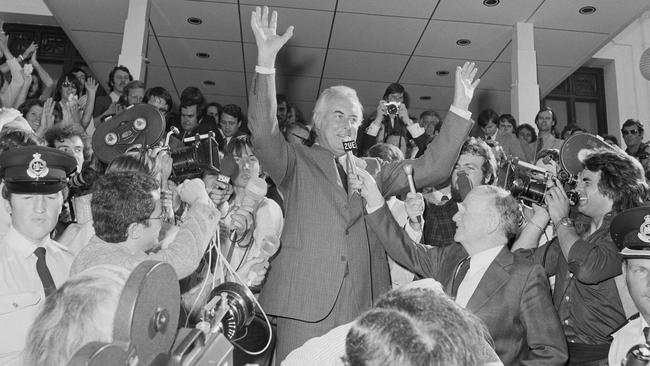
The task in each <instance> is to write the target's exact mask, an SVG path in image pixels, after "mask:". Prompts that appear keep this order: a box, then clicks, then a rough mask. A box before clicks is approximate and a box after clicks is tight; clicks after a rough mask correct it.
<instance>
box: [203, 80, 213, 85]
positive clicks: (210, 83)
mask: <svg viewBox="0 0 650 366" xmlns="http://www.w3.org/2000/svg"><path fill="white" fill-rule="evenodd" d="M215 84H216V83H215V82H214V81H212V80H204V81H203V85H210V86H212V85H215Z"/></svg>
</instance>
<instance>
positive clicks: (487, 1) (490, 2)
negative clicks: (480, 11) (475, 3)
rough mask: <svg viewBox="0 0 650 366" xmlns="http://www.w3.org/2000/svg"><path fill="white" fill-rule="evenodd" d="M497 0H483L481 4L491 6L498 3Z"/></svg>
mask: <svg viewBox="0 0 650 366" xmlns="http://www.w3.org/2000/svg"><path fill="white" fill-rule="evenodd" d="M499 2H500V1H499V0H483V5H485V6H487V7H489V8H491V7H493V6H497V5H499Z"/></svg>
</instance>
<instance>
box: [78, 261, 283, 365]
mask: <svg viewBox="0 0 650 366" xmlns="http://www.w3.org/2000/svg"><path fill="white" fill-rule="evenodd" d="M256 304H257V301H256V300H255V297H254V295H253V294H252V293H251V292H250V290H249V289H248V288H246V286H243V285H241V284H239V283H235V282H224V283H222V284H220V285H219V286H217V287H216V288H214V289H213V290H212V291H211V292H210V297H209V299H208V303H207V304H206V305H205V307H204V310H205V312H206V313H207V314H208V315H209V316H208V317H207V318H206V322H205V323H206V324H204V326H203V327H200V328H185V327H179V314H180V287H179V284H178V277H177V276H176V272H175V271H174V269H173V268H172V266H171V265H170V264H168V263H164V262H157V261H145V262H142V263H141V264H139V265H138V266H137V267H136V268H135V269H134V270H133V272H132V273H131V275H130V276H129V278H128V280H127V281H126V285H125V287H124V290H122V294H121V296H120V299H119V302H118V307H117V311H116V313H115V320H114V321H113V329H114V330H113V341H112V342H110V343H107V342H97V341H95V342H90V343H87V344H86V345H84V346H83V347H82V348H80V349H79V350H78V351H77V352H76V353H75V354H74V356H73V357H72V359H71V360H70V362H69V363H68V366H114V365H125V366H126V365H142V366H204V365H205V366H207V365H214V366H229V365H233V364H234V363H233V349H234V347H233V345H235V346H237V347H238V348H241V346H238V345H237V340H238V338H236V337H237V335H238V334H239V333H241V331H246V327H247V326H248V325H249V324H250V323H251V320H252V318H253V317H254V312H255V309H256ZM260 311H262V312H263V310H262V309H261V308H260ZM267 324H268V322H267ZM268 326H269V328H270V324H268ZM267 337H268V342H267V345H266V346H265V347H264V350H266V349H267V348H268V347H269V345H270V344H271V340H272V333H268V336H267ZM260 352H261V351H260ZM250 354H259V352H250Z"/></svg>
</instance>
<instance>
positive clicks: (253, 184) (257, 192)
mask: <svg viewBox="0 0 650 366" xmlns="http://www.w3.org/2000/svg"><path fill="white" fill-rule="evenodd" d="M267 190H268V185H267V184H266V181H265V180H264V179H262V178H260V177H253V178H251V179H249V180H248V183H247V184H246V195H248V196H249V197H251V198H253V199H255V200H260V199H262V198H264V197H265V196H266V191H267Z"/></svg>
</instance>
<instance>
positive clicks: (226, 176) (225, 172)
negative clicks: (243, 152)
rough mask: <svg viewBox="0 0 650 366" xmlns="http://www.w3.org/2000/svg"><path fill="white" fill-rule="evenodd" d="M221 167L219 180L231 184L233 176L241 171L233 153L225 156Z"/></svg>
mask: <svg viewBox="0 0 650 366" xmlns="http://www.w3.org/2000/svg"><path fill="white" fill-rule="evenodd" d="M220 168H221V169H219V174H218V175H217V180H218V181H219V182H221V183H225V184H229V183H230V179H231V177H235V176H237V174H238V173H239V167H238V166H237V163H236V162H235V158H233V156H232V155H226V156H224V158H223V160H221V166H220Z"/></svg>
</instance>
